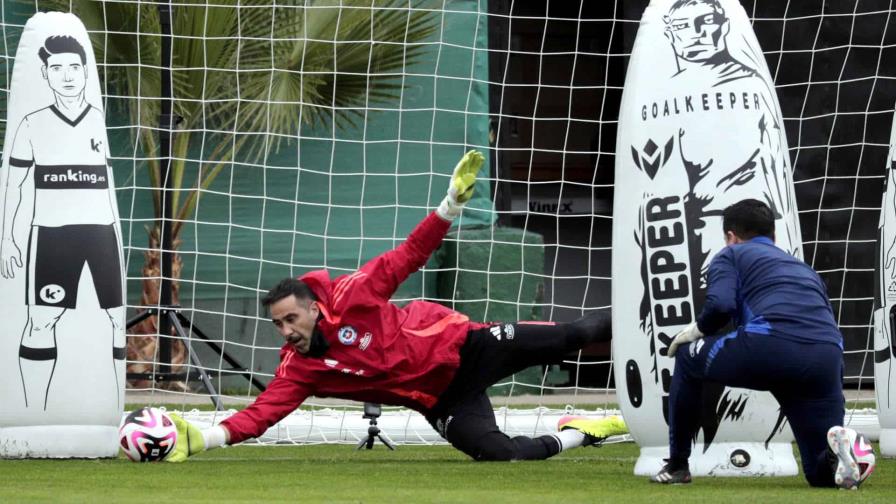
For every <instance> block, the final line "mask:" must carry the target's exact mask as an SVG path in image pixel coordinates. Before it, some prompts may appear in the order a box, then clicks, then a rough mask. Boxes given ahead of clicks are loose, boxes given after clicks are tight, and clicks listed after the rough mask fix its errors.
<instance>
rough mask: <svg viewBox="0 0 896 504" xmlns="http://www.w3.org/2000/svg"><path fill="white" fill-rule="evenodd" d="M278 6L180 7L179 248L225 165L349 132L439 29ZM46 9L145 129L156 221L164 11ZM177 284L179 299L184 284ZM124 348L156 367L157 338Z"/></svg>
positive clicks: (356, 12)
mask: <svg viewBox="0 0 896 504" xmlns="http://www.w3.org/2000/svg"><path fill="white" fill-rule="evenodd" d="M29 3H31V2H30V1H29ZM271 3H272V2H271V0H239V1H238V0H214V1H212V2H208V1H199V0H179V1H178V2H177V3H176V5H175V6H174V7H173V14H172V23H171V27H172V34H173V41H172V69H171V70H172V84H173V97H174V102H173V109H174V112H175V114H177V115H178V116H180V117H181V118H183V120H182V122H181V123H180V127H179V130H178V131H177V132H176V133H175V134H174V136H173V139H172V145H171V158H172V164H171V176H172V177H173V183H174V190H173V191H172V192H169V193H168V195H169V197H170V198H171V202H172V208H173V209H174V221H173V223H172V228H171V232H172V239H173V245H174V248H175V250H177V248H178V246H179V245H180V237H181V232H182V231H183V225H184V223H185V222H188V221H189V220H190V218H191V217H192V215H193V213H194V210H195V209H196V205H197V202H198V201H199V199H200V197H201V195H202V192H203V190H205V189H207V188H208V187H209V186H210V185H211V184H212V182H213V181H214V180H215V177H216V176H217V175H218V174H219V173H220V172H221V170H222V169H224V168H225V167H226V166H228V165H229V164H230V163H232V162H234V161H240V162H244V161H245V162H250V163H253V162H258V161H260V160H263V159H264V158H265V156H266V155H267V154H269V153H270V152H271V151H272V150H276V149H277V148H279V146H280V144H281V143H283V142H284V141H289V139H291V138H295V137H296V136H297V134H298V131H299V130H300V128H302V127H303V125H304V126H315V125H321V124H325V123H327V122H328V121H335V124H336V126H337V127H344V126H347V125H348V126H350V125H354V124H355V123H356V122H357V121H359V120H361V119H362V118H363V109H362V107H363V105H364V104H365V103H376V102H383V101H386V100H394V99H396V98H398V96H399V95H400V93H401V85H400V81H399V80H398V79H397V78H396V77H397V76H398V75H399V73H400V72H401V71H402V70H403V69H404V68H405V67H406V66H408V65H413V64H414V63H416V62H417V61H419V59H420V58H421V57H422V56H423V54H424V51H425V45H424V44H423V43H422V42H423V41H424V40H426V39H427V38H428V37H429V36H430V35H432V34H433V33H434V32H435V30H436V28H437V24H436V22H435V19H434V17H433V16H431V15H430V12H431V11H426V10H412V9H410V7H409V0H380V1H374V0H358V1H354V2H347V3H349V4H350V6H341V5H340V4H342V3H344V2H339V1H334V0H330V1H324V0H306V1H304V2H302V4H301V5H293V3H290V2H284V3H285V4H286V5H282V6H280V5H276V6H272V5H271ZM296 3H298V2H296ZM39 8H40V10H61V11H69V10H70V11H71V12H74V13H75V14H76V15H78V16H79V17H80V18H81V20H82V21H83V22H84V24H85V26H86V27H87V29H88V31H89V32H90V33H91V39H92V43H93V48H94V51H95V53H96V56H97V58H96V59H97V61H98V62H104V63H105V65H103V67H102V68H101V72H104V75H101V82H104V83H105V84H106V89H105V92H106V94H107V96H119V97H124V98H125V99H122V100H110V104H111V105H110V109H111V110H109V111H108V113H109V114H110V115H114V114H116V113H122V114H126V115H127V116H128V117H129V124H131V125H134V126H139V127H135V128H132V130H133V131H135V133H134V135H135V136H136V138H134V140H135V142H137V145H139V147H140V149H141V150H142V151H143V157H145V158H146V163H145V166H144V167H143V168H145V172H146V174H147V176H148V179H149V184H150V186H151V187H152V188H153V191H152V202H153V209H154V213H155V217H156V218H157V219H158V218H160V217H161V214H162V192H161V191H160V187H162V185H163V184H164V181H163V180H161V172H160V163H159V160H158V158H159V157H160V155H161V154H163V153H160V152H159V145H158V141H157V138H156V131H157V130H156V129H155V128H157V125H158V121H159V111H160V100H159V99H158V97H159V96H160V89H161V83H160V76H159V71H158V70H157V69H158V68H159V65H160V62H161V54H160V52H161V41H160V37H159V33H160V22H159V10H158V9H157V5H155V4H152V3H148V2H141V3H137V2H134V3H123V2H121V1H115V2H103V1H88V0H80V1H79V0H74V1H73V2H72V1H70V0H45V1H40V2H39ZM137 63H139V65H138V64H137ZM237 69H238V71H237ZM116 104H119V105H116ZM115 107H122V108H123V109H124V110H116V108H115ZM195 132H203V135H202V136H200V135H195V134H194V133H195ZM200 143H202V144H203V145H202V147H203V149H202V152H203V153H204V155H203V156H202V159H200V160H199V163H195V162H193V163H187V162H185V160H186V159H188V158H189V157H191V156H190V150H191V149H193V150H196V149H197V148H198V147H199V144H200ZM147 235H148V240H149V246H148V251H147V252H146V253H145V257H144V265H143V275H142V277H143V278H145V279H146V280H144V282H143V290H142V295H141V299H140V306H153V305H157V304H158V297H159V279H160V277H161V267H160V253H159V250H160V236H161V233H160V229H159V225H158V224H155V225H153V226H150V227H148V228H147ZM181 268H182V263H181V260H180V258H179V257H178V256H177V255H175V256H174V260H173V268H172V276H173V277H174V279H177V278H180V274H181ZM172 283H173V287H172V288H173V291H174V292H173V293H172V297H173V301H174V302H175V303H176V302H177V291H178V287H177V282H176V281H175V282H172ZM157 331H158V329H157V325H156V320H155V317H150V318H149V319H147V320H146V321H145V322H144V323H143V324H142V325H141V326H137V327H135V328H133V329H132V333H135V334H144V335H152V334H156V333H157ZM128 343H129V344H128V359H129V360H130V361H137V362H138V363H140V362H142V363H151V362H152V361H153V355H154V353H155V338H154V337H152V336H145V337H130V338H128ZM178 354H179V355H178V356H177V359H178V360H177V362H183V358H184V352H183V349H182V348H180V350H179V351H178ZM150 367H151V364H144V365H142V366H141V365H138V366H136V367H135V366H132V367H131V369H130V370H131V371H138V372H140V371H146V370H148V369H149V368H150Z"/></svg>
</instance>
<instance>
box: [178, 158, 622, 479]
mask: <svg viewBox="0 0 896 504" xmlns="http://www.w3.org/2000/svg"><path fill="white" fill-rule="evenodd" d="M482 162H483V156H482V154H480V153H479V152H476V151H470V152H468V153H467V154H466V155H464V157H463V158H462V159H461V160H460V162H459V163H458V164H457V167H456V168H455V169H454V173H453V175H452V178H451V182H450V185H449V188H448V194H447V196H446V197H445V198H444V199H443V200H442V202H441V204H440V205H439V207H438V208H437V209H436V211H435V212H433V213H431V214H430V215H429V216H427V217H426V218H425V219H423V221H422V222H420V223H419V224H418V225H417V227H416V228H415V229H414V230H413V231H412V232H411V234H410V235H409V236H408V238H407V240H406V241H405V242H404V243H402V244H401V245H399V246H398V247H397V248H396V249H394V250H391V251H389V252H386V253H384V254H382V255H380V256H378V257H375V258H374V259H372V260H371V261H370V262H368V263H367V264H365V265H364V266H363V267H362V268H361V269H359V270H358V271H356V272H354V273H352V274H350V275H344V276H341V277H338V278H335V279H331V278H330V275H329V273H328V272H327V271H325V270H319V271H312V272H310V273H307V274H305V275H303V276H302V277H301V278H298V279H295V278H286V279H284V280H282V281H281V282H280V283H279V284H277V285H276V286H274V287H273V288H272V289H271V290H270V291H269V292H268V293H267V295H266V296H265V297H264V299H263V300H262V304H263V305H264V306H265V307H267V308H268V310H269V311H270V316H271V321H272V322H273V323H274V325H275V326H276V327H277V330H278V331H279V332H280V335H281V336H283V338H284V339H285V340H286V344H285V345H283V348H282V349H281V350H280V365H279V366H278V367H277V370H276V373H275V375H274V378H273V380H271V382H270V383H269V385H268V387H267V389H266V390H265V391H264V392H262V393H261V394H260V395H259V396H258V398H257V399H256V400H255V402H254V403H253V404H252V405H250V406H249V407H248V408H246V409H245V410H243V411H240V412H239V413H236V414H235V415H233V416H231V417H230V418H228V419H226V420H224V421H223V422H222V423H221V424H219V425H216V426H214V427H211V428H209V429H204V430H202V431H200V430H199V429H198V428H196V427H195V426H193V425H191V424H189V423H188V422H186V421H184V420H183V419H180V418H175V422H176V423H177V424H178V431H179V436H178V441H177V447H176V448H175V451H174V452H173V453H172V455H170V456H169V458H168V460H169V461H171V462H180V461H183V460H186V458H187V457H189V456H191V455H194V454H196V453H198V452H201V451H203V450H207V449H211V448H216V447H219V446H222V445H224V444H234V443H239V442H240V441H243V440H245V439H249V438H253V437H257V436H259V435H261V434H262V433H264V432H265V431H266V430H267V429H268V428H269V427H271V426H272V425H274V424H275V423H277V422H278V421H279V420H280V419H282V418H283V417H285V416H286V415H288V414H290V413H291V412H292V411H293V410H295V409H296V408H297V407H299V405H300V404H302V402H303V401H304V400H305V399H306V398H308V397H309V396H312V395H314V396H317V397H339V398H344V399H353V400H356V401H365V402H374V403H382V404H389V405H396V406H405V407H408V408H411V409H413V410H416V411H418V412H420V413H422V414H423V415H424V416H425V417H426V419H427V420H428V421H429V423H430V424H431V425H432V426H433V428H435V429H436V430H437V431H438V432H439V434H440V435H441V436H442V437H443V438H445V439H446V440H447V441H448V442H449V443H451V445H453V446H454V447H455V448H457V449H459V450H461V451H462V452H464V453H466V454H467V455H469V456H470V457H472V458H473V459H474V460H526V459H545V458H548V457H551V456H553V455H556V454H557V453H559V452H560V451H562V450H565V449H568V448H573V447H578V446H583V445H590V444H598V443H599V442H601V441H602V440H603V439H605V438H606V437H607V436H611V435H616V434H624V433H625V432H627V430H626V427H625V424H624V423H623V421H622V419H621V418H619V417H608V418H603V419H587V418H582V417H572V418H564V419H562V420H561V425H560V426H559V427H560V429H561V430H560V431H559V432H557V433H555V434H551V435H544V436H541V437H536V438H530V437H525V436H518V437H513V438H511V437H509V436H507V435H506V434H504V433H503V432H501V431H500V429H498V425H497V423H496V422H495V415H494V411H493V408H492V405H491V402H490V401H489V398H488V396H487V395H486V393H485V391H486V389H487V388H488V387H489V386H491V385H493V384H494V383H496V382H497V381H498V380H500V379H502V378H504V377H506V376H508V375H510V374H512V373H515V372H518V371H520V370H522V369H525V368H527V367H530V366H533V365H538V364H546V363H553V362H559V361H560V360H562V358H563V357H564V356H565V355H567V354H568V353H570V352H573V351H576V350H579V349H581V348H582V347H584V346H585V345H588V344H589V343H593V342H597V341H608V340H609V339H610V316H609V314H606V313H602V312H594V313H591V314H589V315H588V316H586V317H583V318H581V319H579V320H577V321H575V322H571V323H556V324H555V323H549V322H535V323H531V322H530V323H527V322H516V323H500V324H497V323H496V324H486V323H479V322H472V321H470V320H469V318H467V316H466V315H463V314H462V313H458V312H456V311H453V310H451V309H449V308H446V307H444V306H442V305H439V304H435V303H430V302H426V301H414V302H411V303H409V304H407V305H406V306H404V307H401V308H400V307H398V306H396V305H394V304H392V303H391V302H390V301H389V299H390V298H391V297H392V294H393V293H394V292H395V290H396V289H397V288H398V286H399V285H400V284H401V283H402V282H403V281H404V280H405V279H406V278H407V277H408V276H409V275H410V274H412V273H414V272H415V271H417V270H418V269H419V268H420V267H422V266H423V265H424V264H425V263H426V261H427V259H429V256H430V255H431V254H432V253H433V252H434V251H435V250H436V249H437V248H438V247H439V245H440V244H441V243H442V239H443V238H444V236H445V233H446V232H447V231H448V228H449V227H450V226H451V222H452V221H453V220H454V219H455V218H456V217H457V216H458V215H460V213H461V210H462V209H463V207H464V204H466V203H467V202H468V201H469V200H470V198H471V197H472V195H473V185H474V183H475V181H476V174H477V172H478V171H479V168H480V167H481V166H482Z"/></svg>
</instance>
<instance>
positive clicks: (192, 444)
mask: <svg viewBox="0 0 896 504" xmlns="http://www.w3.org/2000/svg"><path fill="white" fill-rule="evenodd" d="M168 416H169V417H171V421H173V422H174V425H176V426H177V444H175V445H174V451H173V452H171V454H170V455H168V457H167V458H165V462H184V461H185V460H187V457H190V456H192V455H196V454H197V453H199V452H203V451H205V439H204V438H203V437H202V431H200V430H199V428H198V427H196V426H195V425H193V424H191V423H190V422H188V421H186V420H184V419H183V418H181V417H179V416H177V415H175V414H173V413H169V414H168Z"/></svg>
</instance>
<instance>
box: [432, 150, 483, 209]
mask: <svg viewBox="0 0 896 504" xmlns="http://www.w3.org/2000/svg"><path fill="white" fill-rule="evenodd" d="M484 161H485V157H484V156H483V155H482V153H480V152H479V151H475V150H471V151H469V152H467V153H466V154H464V157H463V158H461V160H460V161H459V162H458V163H457V166H455V167H454V173H453V174H452V175H451V184H450V185H449V186H448V194H447V195H446V196H445V199H443V200H442V203H441V204H440V205H439V208H437V209H436V213H438V214H439V217H441V218H443V219H445V220H447V221H451V220H454V219H455V218H456V217H457V216H458V215H460V212H461V210H463V208H464V205H466V204H467V202H468V201H470V198H472V197H473V186H474V185H475V184H476V174H477V173H479V168H481V167H482V163H483V162H484Z"/></svg>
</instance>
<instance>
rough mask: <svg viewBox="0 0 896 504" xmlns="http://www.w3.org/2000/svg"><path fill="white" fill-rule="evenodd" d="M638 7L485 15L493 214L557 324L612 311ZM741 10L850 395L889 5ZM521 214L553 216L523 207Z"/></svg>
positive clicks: (888, 59) (881, 164) (869, 1)
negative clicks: (521, 246) (539, 241)
mask: <svg viewBox="0 0 896 504" xmlns="http://www.w3.org/2000/svg"><path fill="white" fill-rule="evenodd" d="M648 3H649V2H648V1H647V0H617V1H616V2H613V1H600V2H595V1H587V0H582V1H571V2H557V1H553V2H546V1H529V2H518V1H516V2H511V1H509V0H497V1H493V2H490V10H491V12H492V13H493V14H496V15H495V16H492V17H491V18H490V35H491V36H490V44H491V47H492V48H493V49H499V51H495V52H493V53H492V55H491V58H490V62H489V63H490V71H489V75H490V84H491V86H490V88H491V92H490V108H491V112H492V116H493V121H492V126H493V128H494V129H495V130H496V132H497V137H496V146H497V154H496V161H495V163H494V166H495V170H496V176H497V190H496V199H495V205H496V210H497V211H498V214H499V221H500V222H503V223H507V224H510V225H514V226H518V227H523V228H525V229H528V230H532V231H535V232H538V233H541V234H543V235H544V240H545V245H546V249H545V281H546V289H545V301H546V303H548V304H549V306H547V310H546V315H549V316H551V317H552V318H553V319H555V320H567V319H571V318H574V317H575V316H578V314H579V313H581V308H582V307H595V306H599V307H609V305H610V249H609V247H610V246H611V240H610V233H611V231H610V230H611V226H612V222H611V220H610V210H611V209H612V199H613V192H612V186H611V184H612V182H613V168H614V155H613V153H614V150H615V139H616V119H617V114H618V110H619V101H620V98H621V94H622V86H623V83H624V81H625V69H626V66H627V64H628V54H629V53H630V52H631V48H632V44H633V42H634V38H635V35H636V33H637V27H638V20H639V19H640V17H641V14H642V12H643V11H644V8H645V7H646V6H647V4H648ZM741 3H742V5H743V7H744V9H745V10H746V12H747V14H748V16H749V17H750V18H751V20H753V27H754V30H755V32H756V36H757V38H758V39H759V43H760V46H761V47H762V48H763V51H764V53H765V56H766V60H767V63H768V66H769V68H770V70H771V74H772V77H773V78H774V80H775V83H776V87H777V92H778V97H779V100H780V103H781V108H782V112H783V115H784V122H785V127H786V131H787V139H788V144H789V147H790V156H791V161H792V164H793V167H794V180H795V183H796V194H797V200H798V201H797V202H798V208H799V209H800V223H801V227H802V238H803V244H804V245H803V246H804V254H805V258H806V260H807V262H809V263H810V264H812V265H813V266H814V267H815V268H816V269H817V270H818V271H819V272H820V273H821V276H822V278H823V279H824V281H825V282H826V283H827V286H828V290H829V294H830V297H831V301H832V305H833V308H834V313H835V314H836V315H837V317H838V320H839V322H840V324H841V329H842V331H843V334H844V338H845V347H846V353H847V356H846V359H847V373H846V374H847V379H848V381H849V382H851V383H856V382H858V381H859V380H860V377H864V378H863V379H864V380H868V379H869V377H871V376H872V373H873V371H872V369H871V365H870V364H871V362H870V361H868V360H866V359H865V353H864V351H865V349H867V348H870V343H869V336H870V331H869V323H870V320H871V312H872V306H873V278H874V271H873V270H874V250H875V243H874V240H875V238H876V232H877V223H878V213H879V208H880V199H881V193H882V191H883V183H884V169H885V167H886V166H887V152H888V143H889V137H890V129H891V123H892V118H893V104H894V101H896V80H894V76H896V47H894V43H896V32H894V30H896V26H894V24H896V23H894V21H896V19H893V14H894V12H893V6H892V2H890V1H886V0H863V1H861V2H857V1H855V0H825V1H822V0H800V1H799V2H782V1H779V0H742V2H741ZM505 16H506V17H505ZM614 18H615V19H616V22H615V23H614V22H612V20H613V19H614ZM617 197H619V195H617ZM589 199H590V200H591V203H590V204H591V205H592V206H591V207H589V206H588V200H589ZM533 201H537V202H553V203H561V204H559V205H558V206H557V207H556V208H551V207H550V205H540V206H536V208H534V209H533V208H527V207H524V206H522V205H523V204H527V203H528V204H531V203H532V202H533ZM570 201H572V202H573V204H572V205H570V206H564V205H563V204H562V203H566V202H570ZM524 210H525V211H524ZM569 210H572V211H569ZM633 274H634V273H633ZM613 281H616V282H619V281H625V279H624V278H614V279H613ZM591 353H592V354H593V357H594V358H600V357H603V356H606V355H608V352H607V349H605V348H595V349H592V352H591ZM583 369H584V368H583ZM589 369H597V368H589ZM601 369H603V368H601ZM596 374H597V375H599V377H598V376H596V377H595V378H596V379H606V378H602V376H603V374H604V372H603V371H601V372H600V373H596Z"/></svg>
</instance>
